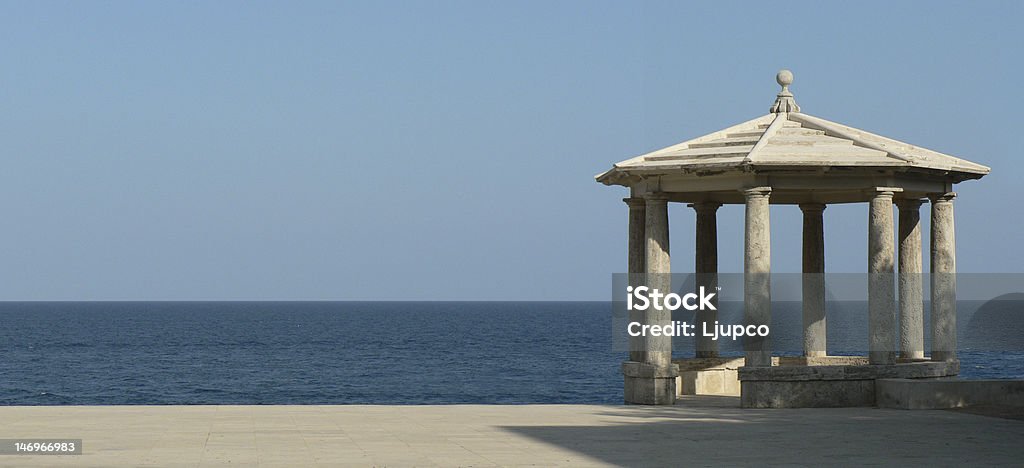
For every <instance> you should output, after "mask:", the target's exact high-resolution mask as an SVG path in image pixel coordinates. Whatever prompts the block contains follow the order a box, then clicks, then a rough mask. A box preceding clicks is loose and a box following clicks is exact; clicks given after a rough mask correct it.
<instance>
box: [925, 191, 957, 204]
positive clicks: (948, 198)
mask: <svg viewBox="0 0 1024 468" xmlns="http://www.w3.org/2000/svg"><path fill="white" fill-rule="evenodd" d="M954 198H956V192H946V193H932V194H929V195H928V199H930V200H931V201H932V204H935V203H953V199H954Z"/></svg>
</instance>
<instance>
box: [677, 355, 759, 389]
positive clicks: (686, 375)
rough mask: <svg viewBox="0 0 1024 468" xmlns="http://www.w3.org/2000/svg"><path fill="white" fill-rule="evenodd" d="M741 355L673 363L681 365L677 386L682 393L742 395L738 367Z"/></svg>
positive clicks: (689, 359)
mask: <svg viewBox="0 0 1024 468" xmlns="http://www.w3.org/2000/svg"><path fill="white" fill-rule="evenodd" d="M743 362H744V359H743V358H741V357H717V358H686V359H676V360H673V361H672V363H673V364H675V365H677V366H679V377H678V380H677V382H676V388H677V390H678V391H679V394H680V395H726V396H740V381H739V378H738V376H737V369H739V368H740V367H743Z"/></svg>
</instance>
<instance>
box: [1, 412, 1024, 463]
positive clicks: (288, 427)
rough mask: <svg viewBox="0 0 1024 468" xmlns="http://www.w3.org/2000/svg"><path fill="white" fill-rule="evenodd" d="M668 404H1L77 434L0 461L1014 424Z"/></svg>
mask: <svg viewBox="0 0 1024 468" xmlns="http://www.w3.org/2000/svg"><path fill="white" fill-rule="evenodd" d="M737 405H738V399H736V398H729V397H690V398H685V399H683V400H681V401H680V403H679V404H678V405H677V406H675V407H637V406H601V405H523V406H487V405H451V406H58V407H26V406H18V407H0V438H5V439H10V438H81V439H83V448H84V454H83V455H80V456H40V455H31V456H27V455H0V466H18V467H22V466H102V467H110V466H161V467H165V466H166V467H172V466H183V467H184V466H189V467H196V466H204V467H205V466H226V465H233V466H282V467H285V466H287V467H300V466H496V465H497V466H529V465H538V466H605V465H620V466H623V465H624V466H680V465H700V466H703V465H730V466H735V465H777V464H787V465H793V464H797V465H806V466H816V465H824V464H829V465H833V464H844V465H865V464H884V465H889V464H893V465H895V464H899V465H944V466H953V465H964V466H979V465H1015V466H1020V465H1021V464H1022V463H1024V422H1022V421H1017V420H1011V419H999V418H991V417H985V416H977V415H972V414H965V413H957V412H951V411H905V410H883V409H874V408H840V409H774V410H749V409H748V410H744V409H740V408H738V407H737Z"/></svg>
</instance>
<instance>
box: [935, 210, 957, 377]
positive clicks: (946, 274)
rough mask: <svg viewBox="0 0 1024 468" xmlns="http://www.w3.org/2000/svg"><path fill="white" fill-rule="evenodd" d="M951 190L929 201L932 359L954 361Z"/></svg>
mask: <svg viewBox="0 0 1024 468" xmlns="http://www.w3.org/2000/svg"><path fill="white" fill-rule="evenodd" d="M955 197H956V194H955V193H953V192H949V193H943V194H939V195H934V196H932V197H931V201H932V236H931V237H932V248H931V257H932V258H931V270H932V312H931V313H932V360H933V361H954V360H956V237H955V235H954V232H953V198H955Z"/></svg>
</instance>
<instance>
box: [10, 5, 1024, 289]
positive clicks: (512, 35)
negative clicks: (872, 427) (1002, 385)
mask: <svg viewBox="0 0 1024 468" xmlns="http://www.w3.org/2000/svg"><path fill="white" fill-rule="evenodd" d="M2 5H3V9H2V14H0V58H2V61H0V158H2V160H3V169H2V171H0V203H2V205H0V206H2V213H3V215H2V218H0V219H2V229H0V264H2V268H0V299H4V300H36V299H42V300H46V299H50V300H93V299H152V300H163V299H224V300H230V299H567V300H572V299H595V300H603V299H607V298H609V297H610V283H611V274H612V273H613V272H621V271H622V270H624V268H625V263H626V257H625V251H626V236H625V234H626V207H625V205H624V204H623V203H622V202H621V201H620V199H621V198H622V197H623V196H624V195H625V194H626V193H625V189H622V188H615V187H605V186H602V185H600V184H597V183H596V182H594V181H593V178H592V176H593V175H594V174H596V173H598V172H601V171H604V170H605V169H607V168H608V167H609V166H610V164H612V163H613V162H615V161H619V160H622V159H626V158H627V157H631V156H634V155H637V154H640V153H643V152H646V151H649V150H653V149H656V148H659V147H663V146H667V145H669V144H673V143H676V142H679V141H682V140H684V139H688V138H691V137H694V136H698V135H700V134H703V133H707V132H709V131H713V130H717V129H720V128H723V127H726V126H728V125H732V124H735V123H739V122H741V121H744V120H747V119H750V118H753V117H756V116H758V115H762V114H765V113H767V111H768V107H769V106H770V105H771V103H772V101H773V99H774V96H775V93H776V92H777V91H778V86H777V85H776V84H775V81H774V75H775V72H776V71H777V70H778V69H779V68H783V67H785V68H790V69H792V70H793V72H794V74H795V76H796V80H795V83H794V85H793V87H792V89H793V91H794V93H795V94H796V98H797V102H799V103H800V105H801V106H802V107H803V110H804V111H805V112H807V113H809V114H812V115H817V116H820V117H823V118H827V119H830V120H835V121H839V122H842V123H845V124H848V125H852V126H855V127H860V128H863V129H866V130H870V131H874V132H877V133H881V134H884V135H887V136H891V137H894V138H898V139H901V140H904V141H907V142H910V143H915V144H919V145H921V146H925V147H929V148H932V149H936V150H939V151H943V152H947V153H950V154H954V155H958V156H961V157H965V158H967V159H970V160H973V161H976V162H979V163H982V164H986V165H989V166H991V167H992V171H993V172H992V174H991V175H990V176H988V177H986V178H985V179H983V180H982V181H973V182H966V183H963V184H961V185H959V186H958V188H957V191H958V192H959V193H960V198H958V201H957V205H956V210H957V236H958V237H957V240H958V248H959V250H958V257H957V264H958V267H959V269H960V270H961V271H970V272H1003V271H1021V270H1022V267H1021V265H1022V264H1024V252H1022V249H1021V248H1020V247H1019V245H1017V244H1018V242H1019V241H1020V240H1021V239H1022V238H1024V236H1022V235H1021V231H1022V229H1024V219H1022V216H1021V214H1022V209H1021V208H1020V199H1021V194H1022V192H1021V184H1020V178H1021V175H1022V169H1024V162H1022V161H1024V153H1022V151H1021V149H1020V146H1021V145H1020V135H1021V132H1022V127H1021V126H1022V122H1021V119H1020V118H1019V115H1021V112H1022V109H1024V102H1022V91H1021V83H1020V77H1021V76H1022V74H1024V67H1022V53H1021V50H1020V48H1021V45H1022V44H1024V33H1022V32H1021V31H1022V28H1020V23H1021V21H1022V20H1024V14H1022V13H1024V10H1022V7H1021V5H1022V4H1021V3H1020V2H1015V1H1014V2H958V3H952V2H949V3H937V2H927V3H926V2H875V3H871V4H869V3H868V2H857V5H856V6H853V5H852V4H850V3H848V2H756V3H755V2H743V3H739V2H704V3H702V4H684V3H683V2H665V3H660V2H644V3H639V2H596V1H584V2H546V1H545V2H505V1H503V2H479V1H465V2H420V1H417V2H412V1H410V2H359V3H353V2H334V1H332V2H322V3H321V2H269V3H268V2H227V1H222V2H198V1H197V2H98V1H81V2H24V1H19V2H4V3H3V4H2ZM866 211H867V206H866V205H850V206H834V207H830V208H829V209H828V210H827V211H826V214H825V216H826V252H827V253H826V255H827V268H828V269H829V270H830V271H839V272H859V271H864V270H865V268H866V266H865V265H866V242H867V241H866V237H867V236H866V218H867V214H866ZM671 216H672V220H671V223H672V224H671V228H672V243H673V245H672V248H673V266H674V268H675V270H676V271H686V270H689V269H691V268H692V263H693V252H692V250H693V240H692V231H693V214H692V211H691V210H688V209H687V208H685V206H681V205H680V206H673V207H672V209H671ZM772 216H773V218H772V223H773V227H774V230H773V239H772V243H773V244H772V253H773V259H772V261H773V263H772V266H773V269H775V270H776V271H789V272H793V271H799V267H800V258H799V251H800V246H799V244H800V234H799V230H798V229H799V219H800V218H799V210H798V209H797V208H795V207H776V208H773V211H772ZM719 220H720V221H719V223H720V227H719V229H720V247H719V249H720V261H721V270H722V271H732V272H738V271H742V258H741V254H742V231H741V227H742V226H741V221H742V208H741V207H739V206H733V207H726V208H723V209H722V210H721V211H720V213H719Z"/></svg>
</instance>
